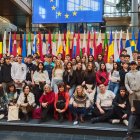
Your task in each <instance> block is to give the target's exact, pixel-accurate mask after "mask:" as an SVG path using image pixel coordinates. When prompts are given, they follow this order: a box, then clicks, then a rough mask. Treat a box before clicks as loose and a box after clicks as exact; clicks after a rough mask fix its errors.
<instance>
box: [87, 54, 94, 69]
mask: <svg viewBox="0 0 140 140" xmlns="http://www.w3.org/2000/svg"><path fill="white" fill-rule="evenodd" d="M90 56H92V58H93V60H92V61H89V57H90ZM89 62H91V63H92V65H93V67H94V68H95V60H94V56H93V55H92V54H90V55H89V56H88V63H89Z"/></svg>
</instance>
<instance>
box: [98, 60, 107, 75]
mask: <svg viewBox="0 0 140 140" xmlns="http://www.w3.org/2000/svg"><path fill="white" fill-rule="evenodd" d="M102 64H104V65H105V69H104V70H102V69H101V65H102ZM102 71H105V73H106V76H108V73H107V69H106V64H105V62H101V63H100V69H99V76H100V75H101V72H102Z"/></svg>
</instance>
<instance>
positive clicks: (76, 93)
mask: <svg viewBox="0 0 140 140" xmlns="http://www.w3.org/2000/svg"><path fill="white" fill-rule="evenodd" d="M78 87H80V88H82V96H83V97H84V96H85V91H84V88H83V87H82V86H81V85H79V86H77V87H76V90H75V93H74V94H75V96H78V92H77V88H78Z"/></svg>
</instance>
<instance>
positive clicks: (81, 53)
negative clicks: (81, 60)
mask: <svg viewBox="0 0 140 140" xmlns="http://www.w3.org/2000/svg"><path fill="white" fill-rule="evenodd" d="M79 37H80V34H79ZM79 40H80V56H81V57H82V55H83V52H82V46H81V39H79Z"/></svg>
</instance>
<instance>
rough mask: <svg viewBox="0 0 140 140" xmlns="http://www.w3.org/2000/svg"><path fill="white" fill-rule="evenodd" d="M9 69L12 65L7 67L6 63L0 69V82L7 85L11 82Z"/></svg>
mask: <svg viewBox="0 0 140 140" xmlns="http://www.w3.org/2000/svg"><path fill="white" fill-rule="evenodd" d="M11 67H12V65H11V64H9V65H7V64H6V63H5V64H3V65H2V67H1V75H2V82H5V83H8V82H11V81H13V80H12V77H11Z"/></svg>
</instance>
